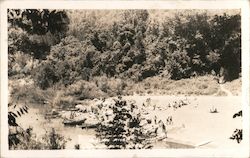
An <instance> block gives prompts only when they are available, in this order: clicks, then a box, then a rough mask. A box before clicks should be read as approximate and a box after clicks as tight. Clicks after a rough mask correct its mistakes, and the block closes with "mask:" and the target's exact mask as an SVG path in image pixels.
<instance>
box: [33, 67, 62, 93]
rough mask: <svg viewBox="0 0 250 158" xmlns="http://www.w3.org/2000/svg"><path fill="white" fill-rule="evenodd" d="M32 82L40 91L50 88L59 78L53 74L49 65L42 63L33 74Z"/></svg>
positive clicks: (53, 70)
mask: <svg viewBox="0 0 250 158" xmlns="http://www.w3.org/2000/svg"><path fill="white" fill-rule="evenodd" d="M33 76H34V82H35V84H36V85H37V86H38V87H40V88H41V89H47V88H49V87H52V86H53V85H54V84H55V83H57V82H58V81H59V76H57V74H56V73H55V69H54V67H53V65H52V64H51V63H42V64H41V65H40V66H39V67H37V68H36V70H35V71H34V72H33Z"/></svg>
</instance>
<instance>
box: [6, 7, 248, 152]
mask: <svg viewBox="0 0 250 158" xmlns="http://www.w3.org/2000/svg"><path fill="white" fill-rule="evenodd" d="M6 12H7V13H6V15H7V26H6V27H7V28H6V30H7V34H8V43H7V44H8V52H7V55H8V69H7V70H8V72H7V73H8V74H7V75H8V105H6V106H8V119H6V120H7V121H8V128H6V129H5V130H6V132H8V150H11V151H16V150H65V149H70V150H89V149H103V150H111V149H118V150H121V149H137V150H138V149H148V150H153V149H234V150H238V149H239V150H240V149H242V148H244V143H242V142H244V139H243V138H244V137H243V132H242V131H243V124H242V122H243V118H242V76H243V75H244V74H242V29H241V28H242V19H241V18H242V12H241V9H143V8H142V9H61V8H60V9H47V8H31V9H29V8H25V9H23V8H21V9H20V8H11V7H10V8H8V9H7V10H6ZM6 116H7V115H6Z"/></svg>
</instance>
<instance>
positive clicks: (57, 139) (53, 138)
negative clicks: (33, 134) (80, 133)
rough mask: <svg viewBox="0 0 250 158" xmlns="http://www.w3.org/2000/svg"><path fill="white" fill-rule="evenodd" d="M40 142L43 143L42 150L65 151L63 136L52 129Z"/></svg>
mask: <svg viewBox="0 0 250 158" xmlns="http://www.w3.org/2000/svg"><path fill="white" fill-rule="evenodd" d="M42 140H43V141H44V142H45V144H44V149H47V150H58V149H65V145H66V143H67V141H66V140H65V138H64V136H61V135H60V134H58V133H56V131H55V129H54V128H52V129H51V131H50V132H48V133H46V134H45V135H44V136H43V138H42Z"/></svg>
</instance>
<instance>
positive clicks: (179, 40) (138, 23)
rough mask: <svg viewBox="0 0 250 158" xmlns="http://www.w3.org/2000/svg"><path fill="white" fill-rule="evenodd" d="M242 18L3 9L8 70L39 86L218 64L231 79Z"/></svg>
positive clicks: (189, 72)
mask: <svg viewBox="0 0 250 158" xmlns="http://www.w3.org/2000/svg"><path fill="white" fill-rule="evenodd" d="M240 20H241V16H240V12H239V11H237V10H234V11H232V12H228V13H227V14H226V13H220V12H218V13H217V12H216V11H213V10H202V11H201V10H172V11H171V10H160V11H159V10H46V9H44V10H29V9H27V10H9V11H8V23H9V27H8V42H9V44H8V54H9V62H8V63H9V69H8V74H9V77H17V78H20V76H32V78H33V79H34V82H35V84H36V85H37V86H39V87H40V88H41V89H47V88H49V87H52V86H54V85H59V86H64V87H68V86H70V85H71V84H73V83H75V82H77V81H80V80H85V81H86V82H88V81H96V80H98V81H100V80H101V81H100V82H102V80H103V79H107V78H113V79H116V80H117V79H121V80H131V81H133V82H140V81H143V80H145V79H146V78H149V77H153V76H159V77H162V78H166V79H172V80H179V79H183V78H190V77H196V76H204V75H219V74H220V71H221V69H225V70H226V72H227V73H225V74H223V75H225V76H224V77H225V79H226V80H233V79H236V78H238V77H239V76H240V73H241V25H240V24H241V22H240ZM98 78H101V79H98Z"/></svg>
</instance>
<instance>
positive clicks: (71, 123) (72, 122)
mask: <svg viewBox="0 0 250 158" xmlns="http://www.w3.org/2000/svg"><path fill="white" fill-rule="evenodd" d="M85 121H86V119H83V120H73V119H65V120H64V121H63V124H64V125H66V126H76V125H82V124H83V123H84V122H85Z"/></svg>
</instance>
